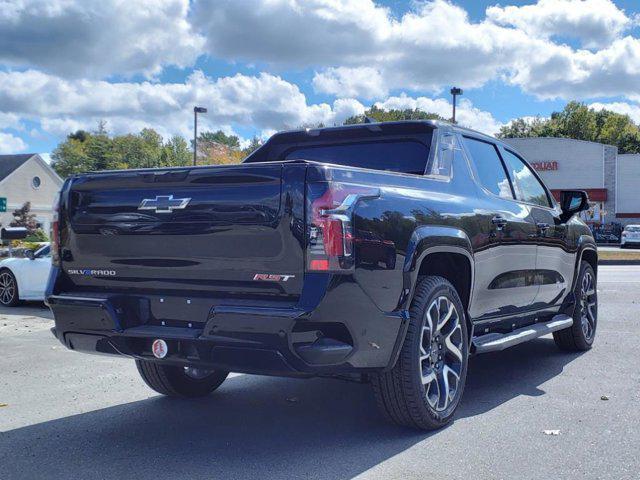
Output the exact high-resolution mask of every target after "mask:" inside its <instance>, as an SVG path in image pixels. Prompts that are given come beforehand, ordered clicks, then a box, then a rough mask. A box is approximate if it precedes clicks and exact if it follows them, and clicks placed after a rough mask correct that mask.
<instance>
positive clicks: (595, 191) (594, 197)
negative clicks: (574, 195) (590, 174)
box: [551, 188, 607, 202]
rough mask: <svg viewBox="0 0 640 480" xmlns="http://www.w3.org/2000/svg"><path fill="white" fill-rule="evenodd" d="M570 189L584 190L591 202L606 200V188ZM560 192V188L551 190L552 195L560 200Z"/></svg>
mask: <svg viewBox="0 0 640 480" xmlns="http://www.w3.org/2000/svg"><path fill="white" fill-rule="evenodd" d="M572 190H584V191H585V192H587V195H589V200H590V201H591V202H606V201H607V189H606V188H577V189H572ZM560 192H562V190H551V193H552V194H553V197H554V198H555V199H556V200H557V201H560Z"/></svg>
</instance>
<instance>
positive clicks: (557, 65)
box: [193, 0, 640, 99]
mask: <svg viewBox="0 0 640 480" xmlns="http://www.w3.org/2000/svg"><path fill="white" fill-rule="evenodd" d="M215 6H216V8H211V2H207V1H205V0H196V2H195V6H194V12H195V14H194V15H193V18H194V23H195V24H196V26H197V28H198V29H199V31H200V32H202V34H203V35H204V36H206V38H207V49H208V51H209V52H210V54H211V55H213V56H216V57H221V58H227V59H230V60H244V61H250V62H254V61H262V62H268V63H271V64H274V65H276V66H277V67H278V66H291V65H293V66H295V67H300V68H303V67H309V66H312V67H313V68H314V69H315V70H316V75H315V77H314V81H313V84H314V87H315V89H316V90H317V91H319V92H322V93H329V94H333V95H336V96H345V97H356V98H361V99H363V98H365V99H366V98H382V97H383V96H385V95H386V93H387V92H388V91H393V90H405V91H407V90H409V91H416V92H418V91H419V92H425V91H426V92H433V93H438V92H440V91H442V89H443V88H444V87H448V86H451V85H452V84H455V85H458V86H460V87H463V88H475V87H481V86H482V85H484V84H485V83H486V82H488V81H490V80H494V79H506V80H507V81H508V82H509V83H511V84H513V85H516V86H519V87H520V88H522V89H523V90H524V91H525V92H528V93H532V94H534V95H537V96H539V97H541V98H566V99H569V98H588V97H593V96H597V95H627V96H630V95H633V94H634V92H636V91H637V83H638V79H639V75H638V72H639V71H640V68H639V66H640V46H639V45H640V41H639V40H637V39H636V38H634V37H625V38H621V35H622V34H623V33H624V31H625V30H626V29H627V28H629V27H630V26H631V25H632V23H633V22H634V21H635V19H631V18H630V17H629V16H627V15H626V14H625V12H624V11H623V10H620V9H619V8H617V7H616V6H615V5H614V4H613V3H612V2H611V1H610V0H582V1H580V2H579V1H578V0H540V1H539V2H538V3H536V4H534V5H528V6H524V7H491V8H489V9H488V11H487V15H488V17H487V18H485V19H484V20H483V21H480V22H472V21H471V20H470V18H469V16H468V14H467V11H466V10H465V9H463V8H462V7H460V6H457V5H455V4H454V3H452V2H450V1H448V0H430V1H424V2H415V3H414V4H413V7H412V10H411V11H409V12H408V13H406V14H404V15H403V16H401V17H400V18H396V17H394V16H393V14H392V12H391V11H390V10H389V9H387V8H385V7H382V6H381V5H379V4H378V3H375V2H374V1H373V0H342V1H335V0H305V1H302V0H269V1H266V2H265V1H261V0H245V1H243V2H237V1H232V0H218V1H216V2H215ZM247 32H250V34H248V33H247ZM558 35H562V36H563V38H564V37H567V36H574V37H578V38H579V39H581V40H582V42H583V45H584V46H586V47H595V46H599V47H600V48H601V49H600V50H595V51H589V50H585V49H574V48H572V47H570V46H568V45H564V44H558V43H554V37H556V36H558Z"/></svg>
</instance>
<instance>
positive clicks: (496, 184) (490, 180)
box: [464, 137, 513, 200]
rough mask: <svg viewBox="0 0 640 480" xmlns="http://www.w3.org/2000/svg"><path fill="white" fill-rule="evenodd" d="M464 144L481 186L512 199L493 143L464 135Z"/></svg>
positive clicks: (508, 183) (507, 180) (505, 175)
mask: <svg viewBox="0 0 640 480" xmlns="http://www.w3.org/2000/svg"><path fill="white" fill-rule="evenodd" d="M464 144H465V146H466V147H467V149H468V150H469V153H470V154H471V158H472V160H473V164H474V165H475V168H476V172H477V174H478V179H479V180H480V183H481V184H482V186H483V187H484V188H486V189H487V190H489V191H490V192H493V193H495V194H496V195H498V196H499V197H502V198H509V199H511V200H513V192H512V191H511V185H510V182H509V178H508V177H507V172H506V171H505V170H504V166H503V165H502V160H500V157H499V156H498V151H497V150H496V147H495V145H493V144H491V143H487V142H483V141H481V140H476V139H475V138H469V137H464Z"/></svg>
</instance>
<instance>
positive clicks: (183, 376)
mask: <svg viewBox="0 0 640 480" xmlns="http://www.w3.org/2000/svg"><path fill="white" fill-rule="evenodd" d="M136 366H137V367H138V372H140V376H141V377H142V379H143V380H144V381H145V383H146V384H147V385H148V386H149V387H150V388H152V389H153V390H155V391H156V392H158V393H161V394H162V395H167V396H169V397H182V398H195V397H204V396H206V395H209V394H210V393H211V392H213V391H214V390H215V389H216V388H218V387H219V386H220V385H222V382H224V381H225V379H226V378H227V375H229V372H224V371H218V370H214V371H212V372H211V373H210V374H208V375H206V376H203V377H202V378H194V377H193V376H189V375H187V373H186V372H185V369H184V367H179V366H175V365H165V364H162V363H158V362H154V361H149V360H136Z"/></svg>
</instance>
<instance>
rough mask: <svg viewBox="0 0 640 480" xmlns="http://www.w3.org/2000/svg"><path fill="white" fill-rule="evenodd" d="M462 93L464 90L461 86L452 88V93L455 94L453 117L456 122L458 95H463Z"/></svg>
mask: <svg viewBox="0 0 640 480" xmlns="http://www.w3.org/2000/svg"><path fill="white" fill-rule="evenodd" d="M462 93H463V92H462V89H461V88H458V87H453V88H452V89H451V95H453V117H452V120H453V123H456V97H457V96H458V95H462Z"/></svg>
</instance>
